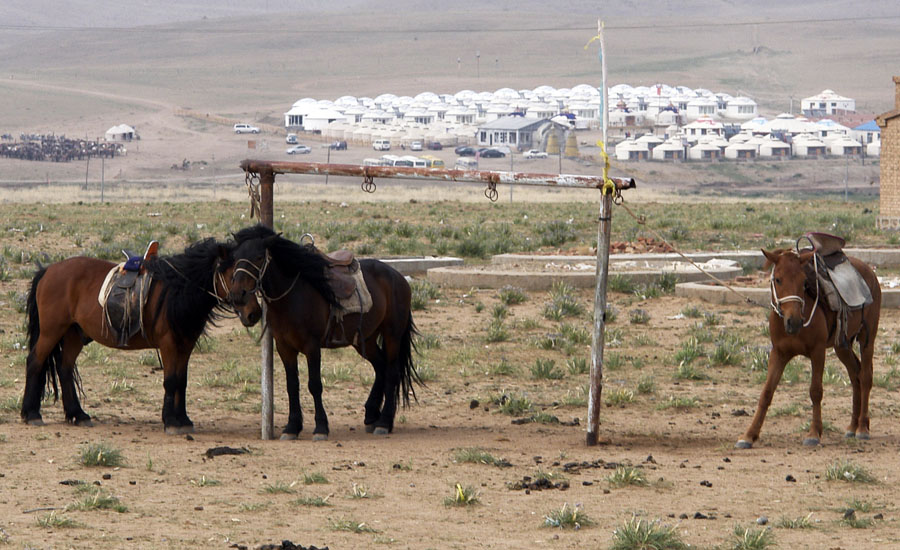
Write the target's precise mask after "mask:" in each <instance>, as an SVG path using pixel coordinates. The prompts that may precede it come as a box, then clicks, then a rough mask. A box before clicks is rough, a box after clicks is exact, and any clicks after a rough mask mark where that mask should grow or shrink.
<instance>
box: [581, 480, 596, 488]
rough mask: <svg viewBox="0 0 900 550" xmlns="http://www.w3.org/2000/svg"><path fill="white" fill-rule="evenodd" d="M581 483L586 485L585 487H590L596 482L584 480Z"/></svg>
mask: <svg viewBox="0 0 900 550" xmlns="http://www.w3.org/2000/svg"><path fill="white" fill-rule="evenodd" d="M581 484H582V485H584V486H585V487H590V486H591V485H593V484H594V482H593V481H582V482H581Z"/></svg>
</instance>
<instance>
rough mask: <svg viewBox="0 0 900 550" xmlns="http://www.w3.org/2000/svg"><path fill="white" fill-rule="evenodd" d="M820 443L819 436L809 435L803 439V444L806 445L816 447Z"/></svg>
mask: <svg viewBox="0 0 900 550" xmlns="http://www.w3.org/2000/svg"><path fill="white" fill-rule="evenodd" d="M818 444H819V438H818V437H807V438H806V439H804V440H803V445H804V446H805V447H816V446H817V445H818Z"/></svg>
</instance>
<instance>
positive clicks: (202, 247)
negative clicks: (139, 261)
mask: <svg viewBox="0 0 900 550" xmlns="http://www.w3.org/2000/svg"><path fill="white" fill-rule="evenodd" d="M221 250H222V247H221V245H220V244H219V243H218V242H216V240H215V239H213V238H209V239H205V240H203V241H199V242H196V243H194V244H192V245H190V246H188V247H187V248H185V249H184V252H183V253H181V254H175V255H174V256H162V257H158V258H151V259H150V260H148V261H147V262H146V263H145V264H144V265H145V266H146V267H147V270H148V271H149V272H150V273H151V275H152V277H153V278H154V279H155V280H156V281H158V282H159V283H160V284H161V290H160V293H159V299H158V301H157V304H156V305H157V307H159V308H162V307H165V308H166V319H168V321H169V325H170V326H171V327H172V330H173V332H175V333H176V334H178V335H179V336H181V337H182V338H184V339H185V341H188V342H195V341H196V340H197V339H198V338H200V336H201V335H202V334H203V331H204V330H205V329H206V324H207V323H208V322H213V323H214V322H215V321H217V320H218V319H220V318H221V317H222V313H223V311H224V306H223V304H222V303H220V302H219V300H217V299H216V297H215V296H214V294H215V289H214V288H213V275H214V272H215V271H216V269H218V270H219V271H224V270H225V269H227V267H228V265H225V263H226V262H222V261H220V254H221ZM227 263H228V264H230V263H231V262H230V261H229V262H227Z"/></svg>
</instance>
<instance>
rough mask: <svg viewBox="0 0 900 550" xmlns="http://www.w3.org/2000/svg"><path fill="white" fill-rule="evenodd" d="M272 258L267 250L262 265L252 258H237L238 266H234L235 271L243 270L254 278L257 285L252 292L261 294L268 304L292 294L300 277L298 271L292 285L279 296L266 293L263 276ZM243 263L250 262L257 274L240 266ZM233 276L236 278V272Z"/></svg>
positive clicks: (236, 263) (236, 264)
mask: <svg viewBox="0 0 900 550" xmlns="http://www.w3.org/2000/svg"><path fill="white" fill-rule="evenodd" d="M271 260H272V256H271V255H270V254H269V251H268V250H266V259H265V260H263V263H262V265H261V266H257V265H256V264H254V263H253V262H251V261H250V260H247V259H244V258H241V259H238V260H235V262H234V264H235V266H236V267H235V268H234V273H238V272H242V273H245V274H246V275H247V276H248V277H250V278H251V279H253V282H254V283H255V285H254V287H253V289H252V290H251V291H250V292H253V293H254V294H258V295H260V296H261V297H262V299H263V300H264V301H265V302H266V303H267V304H270V303H272V302H277V301H278V300H281V299H282V298H284V297H285V296H287V295H288V294H290V293H291V291H292V290H294V286H296V284H297V280H299V279H300V273H299V272H298V273H297V275H295V276H294V280H293V281H292V282H291V284H290V286H289V287H288V288H287V290H285V291H284V292H282V293H281V294H279V295H278V296H276V297H274V298H272V297H270V296H269V295H268V294H266V291H265V290H263V287H262V279H263V276H265V274H266V271H267V270H268V269H269V263H271ZM242 263H245V264H248V265H249V266H250V267H252V268H253V269H255V270H256V274H255V275H254V274H253V273H252V272H251V271H250V270H249V269H247V268H244V267H240V265H241V264H242ZM232 278H234V274H232Z"/></svg>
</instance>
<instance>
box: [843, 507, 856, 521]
mask: <svg viewBox="0 0 900 550" xmlns="http://www.w3.org/2000/svg"><path fill="white" fill-rule="evenodd" d="M844 519H856V510H854V509H853V508H847V509H846V510H844Z"/></svg>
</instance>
